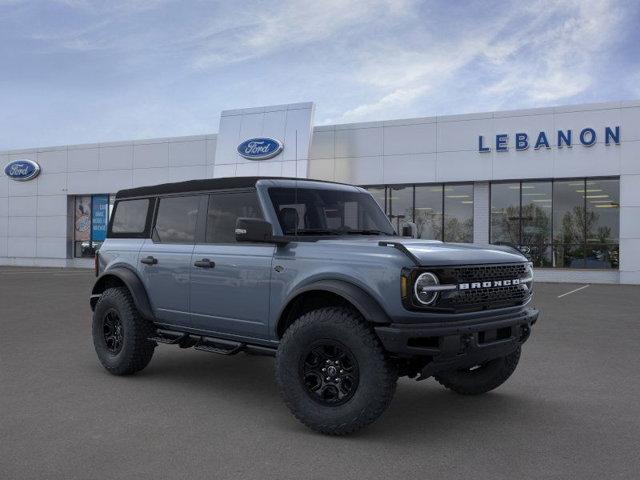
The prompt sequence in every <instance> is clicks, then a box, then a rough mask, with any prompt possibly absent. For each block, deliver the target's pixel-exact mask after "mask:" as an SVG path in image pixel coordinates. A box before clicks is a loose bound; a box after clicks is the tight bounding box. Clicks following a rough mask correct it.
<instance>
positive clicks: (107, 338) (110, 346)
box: [102, 308, 123, 355]
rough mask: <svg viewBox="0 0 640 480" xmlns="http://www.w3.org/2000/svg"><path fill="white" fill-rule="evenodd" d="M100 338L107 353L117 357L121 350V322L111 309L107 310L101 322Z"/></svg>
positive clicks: (116, 313) (115, 312)
mask: <svg viewBox="0 0 640 480" xmlns="http://www.w3.org/2000/svg"><path fill="white" fill-rule="evenodd" d="M102 336H103V338H104V343H105V345H106V347H107V350H108V351H109V353H111V354H113V355H117V354H118V353H120V350H122V341H123V335H122V322H121V321H120V315H118V312H117V311H116V310H114V309H113V308H112V309H110V310H108V311H107V312H106V313H105V315H104V318H103V320H102Z"/></svg>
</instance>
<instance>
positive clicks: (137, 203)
mask: <svg viewBox="0 0 640 480" xmlns="http://www.w3.org/2000/svg"><path fill="white" fill-rule="evenodd" d="M150 205H151V200H150V199H148V198H141V199H135V200H118V201H116V203H115V205H114V210H113V216H112V218H111V225H110V227H109V236H110V237H121V238H122V237H144V236H146V235H147V234H148V229H149V218H150V210H151V209H150V208H149V207H150Z"/></svg>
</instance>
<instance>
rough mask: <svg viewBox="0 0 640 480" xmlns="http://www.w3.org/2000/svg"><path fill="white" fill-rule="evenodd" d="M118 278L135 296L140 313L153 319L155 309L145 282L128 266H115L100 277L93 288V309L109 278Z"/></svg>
mask: <svg viewBox="0 0 640 480" xmlns="http://www.w3.org/2000/svg"><path fill="white" fill-rule="evenodd" d="M112 278H117V279H118V280H120V281H121V282H122V283H124V285H125V286H126V287H127V289H129V292H130V293H131V296H132V297H133V303H134V304H135V306H136V308H137V309H138V311H139V312H140V315H142V317H143V318H144V319H145V320H151V321H153V310H152V309H151V303H150V302H149V296H148V295H147V290H146V289H145V288H144V284H143V283H142V280H140V277H139V276H138V275H137V274H136V273H135V272H133V271H132V270H130V269H129V268H126V267H113V268H110V269H109V270H107V271H106V272H104V273H103V274H102V275H100V276H99V277H98V279H97V280H96V283H95V284H94V285H93V289H92V290H91V300H90V304H91V310H94V308H95V306H96V303H97V302H98V299H99V298H100V295H102V293H103V292H104V291H105V289H106V285H107V284H108V281H109V279H112Z"/></svg>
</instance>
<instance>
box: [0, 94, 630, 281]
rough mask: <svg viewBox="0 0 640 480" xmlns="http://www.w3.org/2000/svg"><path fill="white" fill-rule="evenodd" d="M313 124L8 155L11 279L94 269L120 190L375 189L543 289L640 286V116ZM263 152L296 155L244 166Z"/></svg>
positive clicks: (600, 113)
mask: <svg viewBox="0 0 640 480" xmlns="http://www.w3.org/2000/svg"><path fill="white" fill-rule="evenodd" d="M313 117H314V105H313V103H300V104H290V105H277V106H271V107H258V108H248V109H241V110H230V111H225V112H223V113H222V115H221V117H220V123H219V129H218V133H217V134H211V135H200V136H190V137H176V138H161V139H152V140H132V141H125V142H111V143H101V144H88V145H68V146H60V147H48V148H33V149H25V150H14V151H5V152H0V165H2V166H5V165H6V167H5V168H4V172H3V174H2V175H0V265H40V266H90V265H92V260H91V257H92V256H93V253H94V252H95V250H96V248H98V247H99V245H100V243H101V241H102V240H103V239H104V234H105V231H106V222H107V219H108V216H109V212H110V204H111V203H112V202H113V196H114V194H115V192H117V191H118V190H119V189H123V188H130V187H136V186H142V185H151V184H157V183H166V182H175V181H182V180H188V179H196V178H210V177H230V176H285V177H300V178H314V179H322V180H332V181H339V182H346V183H353V184H356V185H362V186H365V187H367V188H368V189H370V191H371V192H372V194H373V195H374V196H375V197H376V199H377V200H378V202H379V203H380V205H381V207H382V208H383V209H385V211H386V213H387V215H388V216H389V218H390V219H391V221H392V222H393V223H394V225H395V226H396V227H397V228H400V227H401V226H402V225H403V224H404V223H405V222H412V223H414V224H415V225H416V229H417V233H418V235H419V236H420V237H421V238H430V239H438V240H443V241H456V242H470V241H473V242H477V243H498V244H509V245H513V246H516V247H517V248H519V249H521V250H522V251H523V252H524V253H525V255H527V256H528V257H530V258H531V259H532V261H534V263H535V264H536V265H537V267H538V268H537V277H538V279H541V280H549V281H576V282H601V283H633V284H640V101H622V102H612V103H606V104H590V105H576V106H566V107H555V108H542V109H532V110H517V111H505V112H488V113H478V114H469V115H451V116H439V117H425V118H411V119H405V120H389V121H376V122H366V123H353V124H345V125H323V126H314V124H313V119H314V118H313ZM252 139H256V140H257V141H258V143H259V142H260V141H264V139H267V140H268V141H271V140H272V141H273V142H275V143H278V144H279V145H280V147H281V151H280V150H278V153H277V154H276V155H274V156H271V158H268V159H264V160H256V159H250V158H245V157H243V153H242V152H241V151H239V148H238V147H239V146H240V145H241V144H243V142H246V141H249V140H252ZM249 156H250V155H249ZM27 164H29V165H32V166H33V167H28V166H26V165H27ZM29 169H31V170H29ZM34 169H39V174H38V172H33V170H34ZM30 176H33V178H31V179H28V180H26V179H25V178H28V177H30Z"/></svg>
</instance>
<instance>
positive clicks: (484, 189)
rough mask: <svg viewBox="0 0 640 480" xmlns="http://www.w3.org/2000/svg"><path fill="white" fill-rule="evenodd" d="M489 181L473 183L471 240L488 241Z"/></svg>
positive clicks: (475, 241)
mask: <svg viewBox="0 0 640 480" xmlns="http://www.w3.org/2000/svg"><path fill="white" fill-rule="evenodd" d="M489 211H490V201H489V182H475V183H474V184H473V241H474V243H489Z"/></svg>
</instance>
